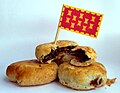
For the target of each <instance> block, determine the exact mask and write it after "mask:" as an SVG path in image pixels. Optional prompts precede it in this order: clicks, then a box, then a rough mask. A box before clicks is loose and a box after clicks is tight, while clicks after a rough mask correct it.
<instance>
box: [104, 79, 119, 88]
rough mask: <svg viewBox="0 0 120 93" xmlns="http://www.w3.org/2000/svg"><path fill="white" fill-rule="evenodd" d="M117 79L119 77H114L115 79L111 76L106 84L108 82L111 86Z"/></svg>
mask: <svg viewBox="0 0 120 93" xmlns="http://www.w3.org/2000/svg"><path fill="white" fill-rule="evenodd" d="M116 79H117V78H113V79H109V78H108V79H107V82H106V84H107V85H108V86H111V85H112V84H114V83H115V81H116Z"/></svg>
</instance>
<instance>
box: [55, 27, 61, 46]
mask: <svg viewBox="0 0 120 93" xmlns="http://www.w3.org/2000/svg"><path fill="white" fill-rule="evenodd" d="M59 32H60V28H59V27H58V28H57V32H56V36H55V41H54V44H56V42H57V40H58V36H59Z"/></svg>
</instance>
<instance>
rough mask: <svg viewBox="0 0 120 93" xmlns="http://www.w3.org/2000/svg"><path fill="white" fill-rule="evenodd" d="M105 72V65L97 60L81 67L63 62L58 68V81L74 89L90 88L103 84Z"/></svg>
mask: <svg viewBox="0 0 120 93" xmlns="http://www.w3.org/2000/svg"><path fill="white" fill-rule="evenodd" d="M106 74H107V71H106V69H105V67H104V66H103V65H102V64H101V63H98V62H95V63H94V64H91V65H89V66H83V67H76V66H73V65H71V64H70V63H69V62H65V63H62V64H61V65H60V66H59V68H58V77H59V82H60V83H61V84H62V85H64V86H67V87H70V88H72V89H76V90H91V89H95V88H98V87H100V86H103V85H105V84H106V81H107V75H106Z"/></svg>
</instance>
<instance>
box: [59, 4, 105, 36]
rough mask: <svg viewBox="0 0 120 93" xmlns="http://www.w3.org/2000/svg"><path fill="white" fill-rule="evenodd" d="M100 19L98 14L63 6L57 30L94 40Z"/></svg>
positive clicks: (100, 15)
mask: <svg viewBox="0 0 120 93" xmlns="http://www.w3.org/2000/svg"><path fill="white" fill-rule="evenodd" d="M102 17H103V15H102V14H99V13H95V12H91V11H88V10H84V9H79V8H76V7H72V6H68V5H63V8H62V12H61V17H60V21H59V28H62V29H66V30H68V31H72V32H77V33H80V34H84V35H87V36H91V37H95V38H96V37H97V36H98V31H99V29H100V25H101V21H102Z"/></svg>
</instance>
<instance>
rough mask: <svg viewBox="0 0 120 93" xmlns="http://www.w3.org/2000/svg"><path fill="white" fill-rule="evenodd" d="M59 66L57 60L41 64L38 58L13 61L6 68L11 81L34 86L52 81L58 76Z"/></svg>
mask: <svg viewBox="0 0 120 93" xmlns="http://www.w3.org/2000/svg"><path fill="white" fill-rule="evenodd" d="M57 69H58V66H57V64H56V63H55V62H52V63H50V64H41V63H39V62H38V61H37V60H25V61H20V62H16V63H12V64H11V65H9V66H8V68H7V70H6V75H7V76H8V78H9V80H10V81H13V82H16V83H17V84H18V85H20V86H33V85H41V84H46V83H50V82H52V81H53V80H55V79H56V77H57Z"/></svg>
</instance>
